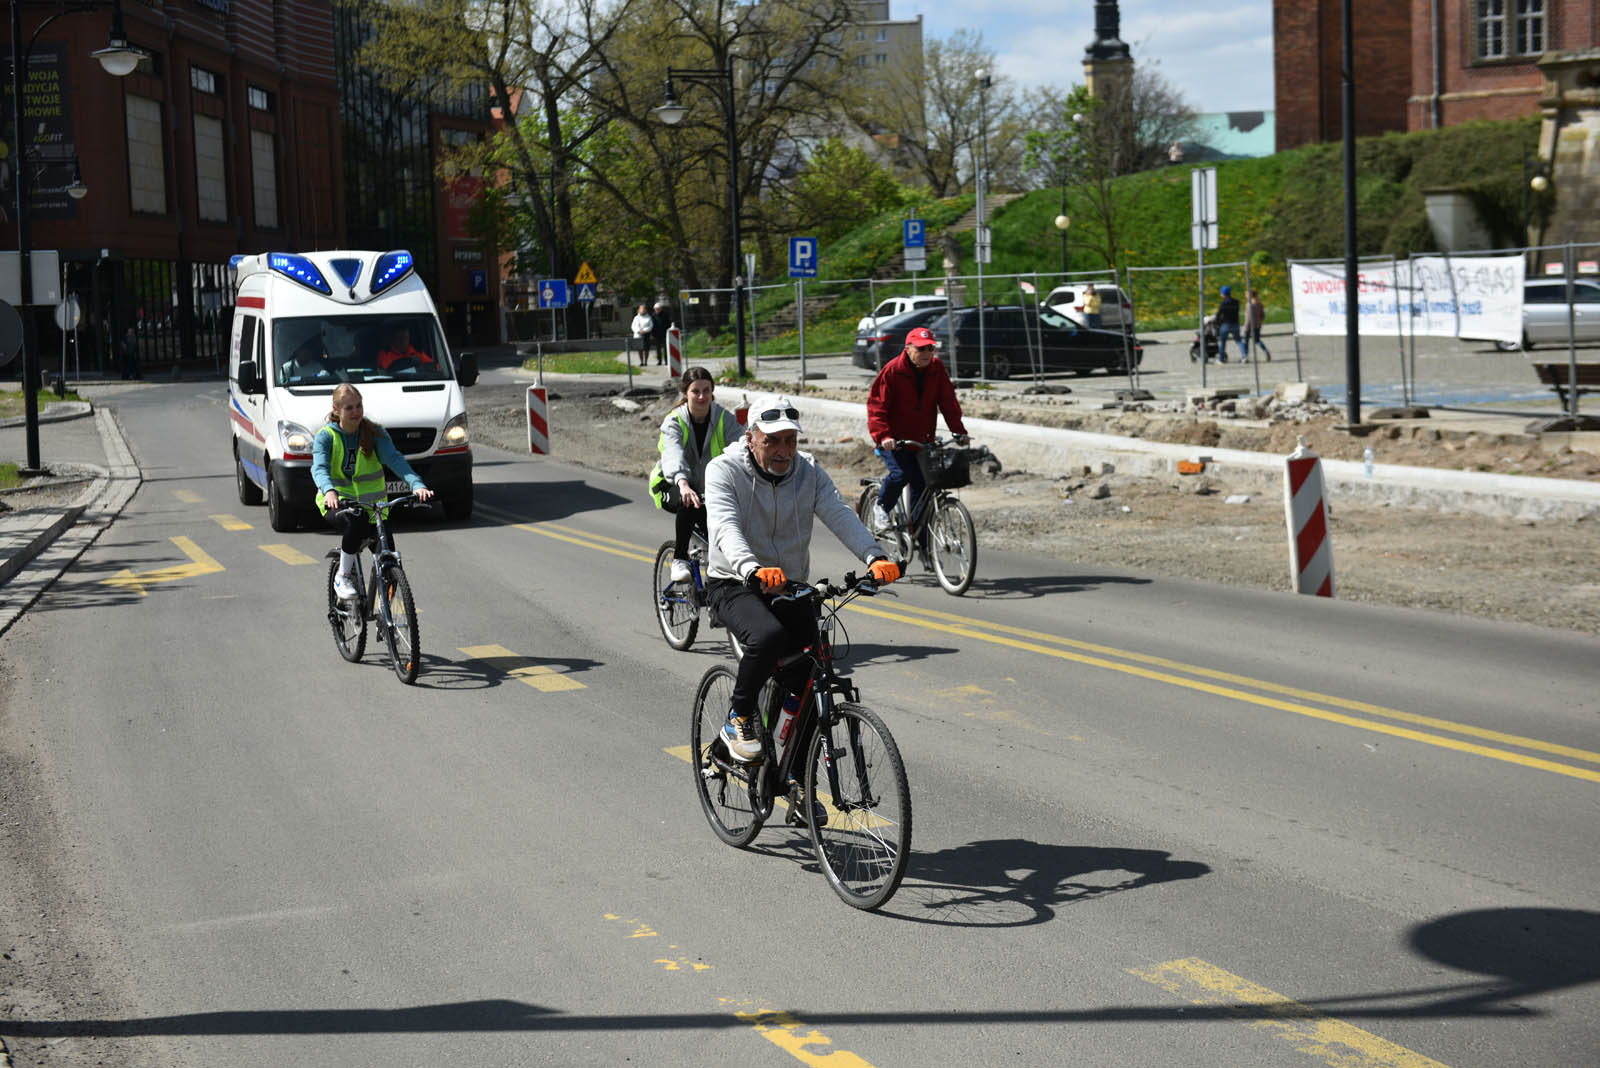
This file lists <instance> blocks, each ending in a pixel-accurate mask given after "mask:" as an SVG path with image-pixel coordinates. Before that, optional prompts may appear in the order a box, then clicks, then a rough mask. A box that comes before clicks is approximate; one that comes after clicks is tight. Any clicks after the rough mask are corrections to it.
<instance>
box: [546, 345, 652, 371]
mask: <svg viewBox="0 0 1600 1068" xmlns="http://www.w3.org/2000/svg"><path fill="white" fill-rule="evenodd" d="M620 357H621V353H620V352H619V351H618V350H616V349H611V350H608V351H604V352H547V353H545V354H544V369H545V370H546V371H549V372H550V373H551V374H564V375H625V374H627V373H628V369H627V367H625V366H623V364H622V360H621V359H620ZM522 369H523V370H524V371H535V372H536V371H538V370H539V361H538V359H537V358H535V359H531V360H524V361H523V364H522ZM638 369H639V365H638V361H637V359H635V361H634V373H635V374H638Z"/></svg>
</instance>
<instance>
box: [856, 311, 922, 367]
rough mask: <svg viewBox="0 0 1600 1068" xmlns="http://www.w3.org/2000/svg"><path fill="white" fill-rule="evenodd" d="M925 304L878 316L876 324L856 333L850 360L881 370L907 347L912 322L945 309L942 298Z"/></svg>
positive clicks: (917, 324)
mask: <svg viewBox="0 0 1600 1068" xmlns="http://www.w3.org/2000/svg"><path fill="white" fill-rule="evenodd" d="M939 301H940V302H939V303H938V304H937V305H934V306H932V307H927V308H913V309H912V310H911V311H908V312H901V313H900V314H899V315H896V316H893V317H891V318H888V319H884V320H881V321H880V322H879V323H878V325H877V326H875V327H872V328H870V329H868V330H863V331H860V332H858V333H857V334H856V344H855V348H854V349H852V350H851V353H850V362H851V363H853V364H855V365H856V366H857V367H865V368H866V369H867V370H869V371H881V370H882V369H883V365H884V364H886V363H888V362H889V361H890V360H892V359H894V358H895V357H896V356H898V355H900V350H901V349H904V348H905V347H906V334H908V333H909V332H910V331H911V328H912V327H914V326H927V325H928V324H929V323H931V322H933V321H934V320H935V319H938V318H940V317H941V316H943V315H944V313H945V306H944V298H943V297H940V298H939Z"/></svg>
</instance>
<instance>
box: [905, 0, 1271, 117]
mask: <svg viewBox="0 0 1600 1068" xmlns="http://www.w3.org/2000/svg"><path fill="white" fill-rule="evenodd" d="M1119 10H1120V12H1121V16H1122V34H1121V36H1122V40H1123V41H1124V42H1125V43H1126V44H1127V45H1128V47H1129V48H1130V49H1132V53H1133V60H1134V63H1135V64H1137V65H1140V66H1148V65H1149V64H1152V63H1154V64H1156V65H1157V69H1158V70H1159V71H1160V72H1161V74H1162V75H1163V76H1164V77H1165V78H1166V79H1167V80H1168V81H1169V82H1171V83H1172V84H1173V85H1174V86H1176V87H1177V89H1178V90H1179V92H1181V93H1182V94H1183V96H1184V98H1185V99H1186V100H1187V101H1188V102H1189V106H1190V107H1192V108H1194V110H1195V111H1198V112H1209V111H1269V110H1271V109H1272V106H1273V100H1272V4H1271V0H1234V2H1232V3H1229V2H1228V0H1223V3H1221V4H1205V3H1198V2H1196V0H1122V2H1121V3H1120V5H1119ZM889 14H890V17H891V18H896V19H907V18H915V17H916V16H917V15H918V14H920V15H922V33H923V37H924V39H926V38H929V37H939V38H946V37H949V36H950V35H951V33H953V32H955V31H956V30H958V29H963V28H964V29H968V30H975V31H979V32H981V33H982V34H983V43H984V44H985V45H986V46H987V47H988V48H989V49H990V50H992V51H993V52H994V53H995V54H996V63H995V69H996V71H997V72H1000V73H1004V74H1006V75H1008V76H1009V77H1011V78H1012V79H1014V80H1015V82H1016V84H1017V85H1018V86H1019V87H1023V88H1026V87H1031V86H1037V85H1057V86H1060V87H1062V88H1067V87H1069V86H1071V85H1073V84H1075V83H1080V82H1082V81H1083V50H1084V49H1085V48H1087V47H1088V46H1089V44H1090V42H1092V41H1093V40H1094V0H890V3H889Z"/></svg>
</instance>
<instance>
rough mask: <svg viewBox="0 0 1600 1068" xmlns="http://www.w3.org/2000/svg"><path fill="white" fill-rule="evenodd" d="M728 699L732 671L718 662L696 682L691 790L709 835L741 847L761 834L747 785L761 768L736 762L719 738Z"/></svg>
mask: <svg viewBox="0 0 1600 1068" xmlns="http://www.w3.org/2000/svg"><path fill="white" fill-rule="evenodd" d="M732 699H733V672H732V671H731V670H729V669H728V668H726V667H724V666H723V665H721V664H719V665H717V666H716V667H714V668H712V669H711V670H710V671H707V672H706V673H705V675H704V676H702V677H701V679H700V685H699V686H698V687H696V689H695V693H694V709H693V710H692V711H691V713H690V716H689V758H690V760H689V762H690V763H691V764H693V765H694V791H695V796H697V797H698V798H700V809H701V811H703V812H704V813H705V814H706V822H708V823H710V824H711V831H712V833H713V834H715V835H716V836H717V837H718V838H720V839H722V840H723V841H724V842H726V843H728V844H729V845H731V846H733V847H735V848H737V849H742V848H744V847H745V846H747V845H749V844H750V843H751V842H752V841H753V840H754V839H755V836H756V835H757V834H759V833H760V831H761V823H762V817H761V815H760V814H759V813H757V812H756V810H755V806H754V805H753V804H751V801H750V785H751V783H752V781H753V780H754V777H755V776H756V775H757V774H759V769H760V767H761V765H759V764H740V763H738V762H736V761H735V760H734V759H733V758H732V757H730V756H729V755H728V750H727V748H726V747H725V746H724V745H723V744H722V742H721V741H720V740H719V739H718V734H719V733H720V732H721V730H722V724H723V723H724V722H726V721H727V718H728V705H729V702H730V701H731V700H732Z"/></svg>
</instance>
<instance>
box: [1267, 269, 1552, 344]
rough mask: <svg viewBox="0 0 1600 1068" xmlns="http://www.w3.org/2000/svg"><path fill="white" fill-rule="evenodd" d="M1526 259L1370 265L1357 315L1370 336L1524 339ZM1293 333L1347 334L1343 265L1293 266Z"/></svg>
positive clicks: (1362, 277)
mask: <svg viewBox="0 0 1600 1068" xmlns="http://www.w3.org/2000/svg"><path fill="white" fill-rule="evenodd" d="M1522 276H1523V263H1522V257H1521V256H1518V255H1511V256H1417V257H1415V258H1413V259H1410V260H1393V261H1388V262H1384V261H1369V262H1367V263H1365V264H1362V265H1361V266H1360V267H1359V269H1358V272H1357V274H1356V294H1357V297H1356V299H1357V304H1356V314H1357V325H1358V329H1359V330H1360V332H1361V333H1362V334H1363V335H1372V336H1375V337H1394V336H1395V335H1397V334H1398V335H1400V336H1409V335H1413V334H1415V335H1418V336H1424V337H1459V338H1470V339H1472V340H1481V341H1512V342H1514V341H1517V340H1519V339H1520V338H1521V337H1522ZM1289 281H1290V285H1291V287H1292V289H1293V291H1294V328H1295V332H1296V333H1299V334H1308V335H1337V336H1343V335H1344V332H1345V300H1344V296H1345V292H1344V265H1343V264H1339V263H1291V264H1290V265H1289Z"/></svg>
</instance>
